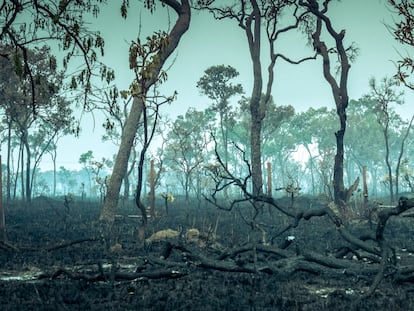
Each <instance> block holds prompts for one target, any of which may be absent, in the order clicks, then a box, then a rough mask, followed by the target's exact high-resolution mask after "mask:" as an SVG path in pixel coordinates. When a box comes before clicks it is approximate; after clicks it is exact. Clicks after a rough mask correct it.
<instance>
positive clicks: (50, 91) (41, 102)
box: [0, 47, 72, 200]
mask: <svg viewBox="0 0 414 311" xmlns="http://www.w3.org/2000/svg"><path fill="white" fill-rule="evenodd" d="M27 53H28V55H27V61H28V65H27V66H28V67H29V68H30V70H31V72H32V73H33V74H34V77H35V85H34V86H32V85H31V83H32V81H30V79H29V78H28V77H27V76H24V75H22V73H20V72H19V68H18V64H14V65H10V63H8V62H7V61H5V60H3V59H1V60H0V61H2V62H3V64H4V66H2V68H1V69H0V84H1V85H2V87H3V89H2V91H1V92H0V100H1V102H2V105H1V106H0V108H3V110H4V111H5V114H6V115H7V116H8V117H7V119H8V120H9V121H8V123H9V124H10V126H11V127H12V128H13V129H14V132H15V133H16V135H17V136H18V137H19V139H20V143H21V146H22V148H23V149H22V150H24V152H25V156H26V164H25V175H26V176H25V187H24V188H25V193H24V197H25V198H26V199H27V200H30V199H31V189H32V187H33V181H34V177H35V172H36V168H37V167H38V165H39V163H40V160H41V158H42V156H43V155H44V153H45V152H46V150H47V149H48V148H49V147H50V144H51V141H52V140H53V138H54V137H55V136H56V135H58V133H60V132H62V131H63V130H65V129H67V128H68V127H70V125H71V122H72V117H71V114H72V110H71V109H70V106H69V102H68V101H66V100H65V99H63V98H62V97H61V96H60V94H59V93H60V91H61V88H62V85H63V75H62V73H61V72H58V71H57V68H56V62H55V60H54V57H53V56H52V55H50V49H49V48H48V47H42V48H40V49H33V50H28V51H27ZM33 87H34V89H35V91H36V93H35V95H33V94H32V90H33ZM33 96H34V98H35V100H36V107H37V109H36V111H34V110H33V109H32V104H31V99H32V98H33ZM21 159H22V160H23V153H22V158H21ZM32 160H34V161H33V166H32Z"/></svg>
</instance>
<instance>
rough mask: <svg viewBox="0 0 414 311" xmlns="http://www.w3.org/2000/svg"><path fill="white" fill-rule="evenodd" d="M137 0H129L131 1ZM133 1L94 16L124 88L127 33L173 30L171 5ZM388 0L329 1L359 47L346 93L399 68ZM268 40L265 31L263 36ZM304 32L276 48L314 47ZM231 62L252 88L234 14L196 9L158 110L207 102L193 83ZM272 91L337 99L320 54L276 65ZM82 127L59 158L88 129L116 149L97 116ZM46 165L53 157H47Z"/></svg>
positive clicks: (356, 94)
mask: <svg viewBox="0 0 414 311" xmlns="http://www.w3.org/2000/svg"><path fill="white" fill-rule="evenodd" d="M133 2H134V1H131V3H133ZM139 3H140V4H139V5H138V6H135V7H132V8H131V9H130V11H129V17H128V19H127V20H126V21H125V20H123V19H122V18H121V17H120V13H119V7H118V4H116V5H114V2H112V5H110V6H107V7H104V8H103V9H102V11H101V14H100V17H99V18H98V19H97V20H92V24H91V28H92V29H100V30H101V32H102V35H103V37H104V39H105V42H106V43H105V58H104V61H105V63H107V65H109V66H110V67H113V68H114V69H115V70H116V75H117V80H116V82H117V85H118V88H119V89H127V88H128V86H129V84H130V83H131V81H132V78H133V76H132V73H131V71H130V70H129V66H128V49H129V44H128V42H130V40H132V39H136V37H137V36H138V34H139V33H140V32H141V38H144V37H145V36H146V35H147V34H151V33H152V32H153V31H157V30H168V12H167V10H166V9H165V8H163V7H161V6H160V5H158V6H157V10H156V12H155V13H154V14H153V15H151V14H149V13H148V11H147V10H145V9H144V8H142V3H141V2H139ZM385 3H386V1H385V0H343V1H342V2H339V3H335V4H332V6H331V9H330V14H329V16H330V17H331V18H332V22H333V26H334V28H335V29H336V30H337V31H340V30H341V29H346V37H345V39H346V40H345V42H346V43H348V44H350V43H351V42H355V43H356V45H357V46H358V47H359V49H360V54H359V56H358V58H357V60H356V62H355V63H354V64H352V67H351V69H350V73H349V84H348V85H349V96H350V98H351V99H359V98H360V97H361V96H362V95H363V94H365V93H367V92H368V91H369V88H368V81H369V79H370V78H371V77H375V78H377V79H381V78H383V77H384V76H392V75H393V74H395V65H394V64H393V62H392V61H396V60H398V53H397V51H400V52H404V51H403V50H402V49H401V47H399V46H398V44H397V43H396V41H395V40H394V39H393V38H392V36H391V34H390V33H389V31H388V30H387V29H386V27H385V25H384V22H385V23H392V17H391V12H390V11H389V10H388V9H387V8H386V7H385ZM169 14H170V18H171V23H174V21H175V12H173V11H170V12H169ZM263 41H264V42H265V37H264V38H263ZM303 42H304V37H302V36H301V35H298V36H296V38H294V39H286V40H283V44H282V43H281V44H279V45H278V48H280V50H281V51H283V52H284V53H285V54H286V56H288V57H294V55H296V56H297V55H309V53H311V50H310V49H309V48H308V49H307V48H304V44H303ZM262 52H263V60H262V66H263V72H264V73H266V66H267V64H268V58H267V55H268V54H267V53H268V50H267V49H266V47H265V46H264V47H263V51H262ZM219 64H225V65H231V66H233V67H235V68H236V69H237V70H238V71H239V72H240V77H239V79H238V80H239V82H240V83H241V84H242V85H243V87H244V89H245V91H246V95H247V96H250V92H251V88H252V84H253V77H252V64H251V60H250V56H249V52H248V46H247V41H246V38H245V34H244V32H243V31H242V30H241V29H240V28H239V27H238V26H237V24H236V22H235V21H216V20H214V19H213V18H212V16H211V15H209V14H206V13H200V12H193V15H192V21H191V24H190V29H189V31H188V32H187V33H186V34H185V35H184V37H183V39H182V41H181V42H180V44H179V47H178V49H177V51H176V52H175V53H174V54H173V56H172V58H171V60H170V61H169V64H168V65H172V66H171V68H170V70H169V71H168V80H167V82H166V83H165V85H164V86H163V87H162V88H161V90H162V91H163V93H164V94H165V95H171V94H172V93H173V92H174V90H176V91H177V92H178V98H177V100H176V101H175V102H173V103H172V104H171V105H170V106H163V107H162V111H161V113H162V114H164V115H168V116H169V117H170V118H172V119H174V118H175V117H176V116H177V115H178V114H183V113H185V112H186V110H187V109H188V108H189V107H198V108H199V109H204V108H206V107H207V106H208V105H209V104H210V103H209V100H208V98H206V97H203V96H201V95H200V94H199V92H198V90H197V88H196V83H197V81H198V79H199V78H200V77H201V76H202V75H203V72H204V70H205V69H207V68H208V67H209V66H213V65H219ZM409 93H410V92H409V91H408V90H407V91H406V94H407V96H406V101H407V103H406V104H405V106H404V107H403V108H402V110H401V109H400V111H403V112H405V111H407V118H408V117H409V114H410V113H412V112H414V109H411V108H409V107H410V106H414V105H412V104H411V103H410V102H412V101H413V96H411V95H409ZM273 97H274V98H275V101H276V104H278V105H288V104H290V105H292V106H294V107H295V109H296V110H299V111H302V110H306V109H308V108H310V107H320V106H327V107H332V108H333V107H334V103H333V99H332V94H331V91H330V87H329V85H328V83H327V82H326V81H325V80H324V78H323V75H322V65H321V60H320V58H319V59H318V60H316V61H311V62H308V63H306V64H301V65H298V66H293V65H290V64H285V63H283V62H282V61H279V62H278V63H277V64H276V67H275V83H274V87H273ZM85 121H86V122H85V124H84V126H83V131H82V133H81V137H80V138H79V139H76V138H72V137H70V138H65V139H64V140H63V141H62V147H63V148H62V150H63V149H64V146H73V144H76V146H77V148H76V153H78V154H75V153H73V148H72V154H68V153H67V152H64V151H60V152H59V159H60V161H61V165H64V166H65V167H68V168H71V167H73V166H77V162H78V159H79V155H80V154H81V153H84V152H86V151H87V150H88V149H92V147H89V146H91V137H96V138H95V139H94V142H96V143H97V145H94V146H93V150H94V154H95V155H96V158H98V159H99V158H101V157H103V156H105V157H110V156H112V153H115V152H116V148H114V147H112V146H111V143H109V142H107V143H99V142H100V137H101V127H100V124H101V122H100V121H97V122H96V124H95V130H94V131H93V127H92V126H91V124H93V122H92V121H91V119H88V118H85ZM44 162H45V168H46V167H47V166H48V165H47V164H48V162H50V161H49V159H47V158H45V159H44Z"/></svg>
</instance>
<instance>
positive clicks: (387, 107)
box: [368, 78, 413, 202]
mask: <svg viewBox="0 0 414 311" xmlns="http://www.w3.org/2000/svg"><path fill="white" fill-rule="evenodd" d="M369 84H370V88H371V92H370V94H369V95H368V98H369V99H370V100H373V101H374V102H375V103H376V105H375V106H374V108H373V112H374V113H375V115H376V118H377V122H378V124H379V125H380V128H381V132H382V134H383V137H384V143H385V163H386V166H387V174H388V180H387V181H388V186H389V194H390V202H394V190H395V193H396V194H397V195H398V184H399V172H400V166H401V160H402V158H403V153H404V145H405V141H406V139H407V138H408V134H409V132H410V130H411V125H412V122H413V117H412V118H411V121H410V122H409V124H408V125H407V126H402V120H401V118H400V117H399V116H398V115H397V114H396V113H395V111H394V109H393V108H392V106H391V105H393V104H397V105H401V104H403V99H402V96H403V93H402V92H401V91H398V89H397V87H398V81H396V80H395V79H389V78H383V79H382V80H381V82H380V83H379V84H378V83H377V81H376V80H375V79H374V78H372V79H371V80H370V83H369ZM403 128H405V131H404V132H405V133H404V132H402V131H401V129H403ZM393 129H394V130H395V131H396V132H398V136H400V137H402V138H401V139H398V140H399V141H400V142H401V144H400V147H399V148H398V149H399V150H398V152H396V153H399V156H398V157H397V161H396V167H395V171H394V170H393V165H392V163H391V153H392V148H393V147H392V142H393V141H394V146H395V145H396V144H395V141H396V140H395V139H392V137H391V133H392V130H393ZM394 148H396V147H394ZM393 171H394V172H393ZM394 183H395V184H394Z"/></svg>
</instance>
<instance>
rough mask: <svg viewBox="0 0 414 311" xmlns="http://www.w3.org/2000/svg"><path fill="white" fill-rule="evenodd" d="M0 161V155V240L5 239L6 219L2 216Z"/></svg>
mask: <svg viewBox="0 0 414 311" xmlns="http://www.w3.org/2000/svg"><path fill="white" fill-rule="evenodd" d="M1 166H2V162H1V155H0V241H6V240H7V236H6V219H5V216H4V205H3V172H2V167H1Z"/></svg>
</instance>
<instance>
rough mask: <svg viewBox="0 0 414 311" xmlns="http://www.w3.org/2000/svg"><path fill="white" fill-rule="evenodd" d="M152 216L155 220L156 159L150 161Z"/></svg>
mask: <svg viewBox="0 0 414 311" xmlns="http://www.w3.org/2000/svg"><path fill="white" fill-rule="evenodd" d="M150 214H151V217H152V218H153V219H154V218H155V169H154V159H151V161H150Z"/></svg>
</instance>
